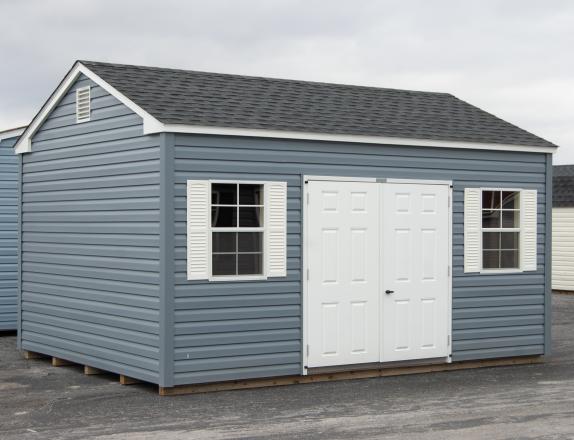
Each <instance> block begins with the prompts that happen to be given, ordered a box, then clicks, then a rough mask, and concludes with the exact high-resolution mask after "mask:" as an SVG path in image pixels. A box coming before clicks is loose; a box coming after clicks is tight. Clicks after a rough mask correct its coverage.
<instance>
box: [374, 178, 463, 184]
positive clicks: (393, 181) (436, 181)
mask: <svg viewBox="0 0 574 440" xmlns="http://www.w3.org/2000/svg"><path fill="white" fill-rule="evenodd" d="M385 182H386V183H407V184H414V185H449V186H452V180H421V179H386V180H385Z"/></svg>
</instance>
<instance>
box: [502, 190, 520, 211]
mask: <svg viewBox="0 0 574 440" xmlns="http://www.w3.org/2000/svg"><path fill="white" fill-rule="evenodd" d="M502 208H503V209H519V208H520V193H519V192H518V191H502Z"/></svg>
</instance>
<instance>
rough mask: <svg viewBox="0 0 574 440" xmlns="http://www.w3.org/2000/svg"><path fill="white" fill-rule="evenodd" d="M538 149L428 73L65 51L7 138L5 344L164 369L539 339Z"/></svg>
mask: <svg viewBox="0 0 574 440" xmlns="http://www.w3.org/2000/svg"><path fill="white" fill-rule="evenodd" d="M555 149H556V146H555V145H553V144H551V143H550V142H547V141H545V140H543V139H541V138H539V137H536V136H534V135H532V134H530V133H528V132H526V131H524V130H522V129H520V128H518V127H516V126H514V125H511V124H509V123H507V122H505V121H502V120H501V119H498V118H496V117H494V116H492V115H490V114H488V113H486V112H484V111H482V110H480V109H478V108H476V107H473V106H472V105H470V104H467V103H466V102H464V101H461V100H459V99H457V98H455V97H454V96H452V95H450V94H446V93H429V92H414V91H405V90H393V89H380V88H374V87H359V86H348V85H336V84H324V83H313V82H305V81H293V80H282V79H270V78H256V77H245V76H237V75H225V74H215V73H204V72H194V71H183V70H174V69H160V68H150V67H136V66H126V65H115V64H106V63H96V62H78V63H76V64H75V65H74V67H73V68H72V69H71V71H70V72H69V73H68V74H67V75H66V77H65V78H64V80H63V81H62V82H61V84H60V85H59V87H58V88H57V89H56V91H55V92H54V93H53V94H52V96H51V97H50V99H49V100H48V101H47V103H46V104H45V105H44V106H43V107H42V109H41V110H40V112H39V113H38V116H37V117H36V118H35V119H34V120H33V121H32V123H31V124H30V126H29V127H28V129H27V130H26V132H25V133H24V134H23V135H22V137H21V138H20V140H19V142H18V144H17V145H16V151H17V152H18V153H20V154H22V155H23V156H22V162H23V175H22V181H23V185H22V213H23V215H22V218H21V221H22V223H21V227H22V231H23V235H22V242H21V249H22V266H21V267H22V274H21V276H22V292H21V295H22V298H21V299H22V300H21V317H22V319H21V321H20V326H21V327H20V333H19V343H20V347H21V348H22V349H23V350H28V351H32V352H39V353H43V354H47V355H50V356H55V357H59V358H63V359H66V360H69V361H73V362H76V363H80V364H85V365H89V366H92V367H96V368H99V369H104V370H108V371H112V372H115V373H119V374H122V375H126V376H130V377H133V378H137V379H141V380H145V381H148V382H152V383H156V384H159V385H160V387H161V389H162V390H163V392H170V390H171V389H172V387H177V386H180V385H189V384H205V383H212V382H220V381H233V380H240V379H261V378H276V377H285V376H287V377H291V378H295V379H293V380H298V381H304V380H308V379H309V378H310V377H311V378H313V377H315V376H316V375H317V374H322V373H325V372H334V371H335V372H337V371H346V370H355V369H361V368H371V369H377V371H378V369H380V368H386V367H389V366H391V367H392V366H396V365H401V366H404V365H411V364H413V363H415V364H421V363H422V364H438V365H447V364H449V363H451V362H460V361H471V360H472V361H478V360H480V361H484V360H487V359H500V358H514V357H516V356H540V355H544V354H548V353H549V352H550V298H551V296H550V266H549V259H550V240H549V239H548V237H549V236H550V227H551V222H550V209H551V204H550V200H551V178H552V153H553V152H554V151H555ZM513 361H514V360H513ZM271 383H277V382H275V381H272V382H271Z"/></svg>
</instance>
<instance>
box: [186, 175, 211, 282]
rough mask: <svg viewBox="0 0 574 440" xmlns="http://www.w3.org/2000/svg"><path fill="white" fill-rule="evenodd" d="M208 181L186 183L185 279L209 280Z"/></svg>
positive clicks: (189, 181)
mask: <svg viewBox="0 0 574 440" xmlns="http://www.w3.org/2000/svg"><path fill="white" fill-rule="evenodd" d="M209 188H210V186H209V181H207V180H188V181H187V279H188V280H205V279H208V278H209Z"/></svg>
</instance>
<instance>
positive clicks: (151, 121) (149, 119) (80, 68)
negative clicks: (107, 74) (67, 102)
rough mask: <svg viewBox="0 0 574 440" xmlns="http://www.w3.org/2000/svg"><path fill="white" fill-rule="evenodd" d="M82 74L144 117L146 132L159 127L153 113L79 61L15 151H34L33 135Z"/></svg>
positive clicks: (26, 130)
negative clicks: (147, 129) (148, 129)
mask: <svg viewBox="0 0 574 440" xmlns="http://www.w3.org/2000/svg"><path fill="white" fill-rule="evenodd" d="M80 74H84V75H85V76H87V77H88V78H89V79H91V80H92V81H93V82H95V83H96V84H97V85H99V86H100V87H102V88H104V89H105V90H106V91H107V92H108V93H110V94H111V95H113V96H114V97H115V98H116V99H118V101H120V102H121V103H122V104H124V105H125V106H126V107H128V108H129V109H130V110H132V111H133V112H134V113H136V114H138V115H139V116H141V117H142V118H143V123H144V133H145V127H146V126H147V127H157V124H160V122H159V121H158V120H157V119H155V118H154V117H153V116H152V115H150V114H149V113H148V112H146V111H145V110H144V109H142V108H141V107H140V106H139V105H137V104H136V103H134V102H133V101H132V100H131V99H129V98H128V97H126V96H125V95H123V94H122V93H120V92H119V91H118V90H117V89H115V88H114V87H112V86H111V85H110V84H108V83H107V82H106V81H104V80H103V79H102V78H100V77H99V76H98V75H96V74H95V73H94V72H92V71H91V70H90V69H88V68H87V67H86V66H84V65H83V64H81V63H80V62H77V63H76V64H74V66H73V67H72V69H70V71H69V72H68V73H67V74H66V76H65V77H64V79H63V80H62V82H61V83H60V85H59V86H58V87H57V88H56V90H55V91H54V92H53V93H52V95H51V96H50V98H48V101H46V103H45V104H44V105H43V106H42V108H41V109H40V111H39V112H38V114H37V115H36V116H35V117H34V119H33V120H32V122H31V123H30V125H28V127H27V128H26V129H25V131H24V132H23V135H22V136H21V137H20V139H18V142H17V143H16V145H14V152H15V153H16V154H22V153H30V152H31V151H32V137H33V136H34V134H36V131H37V130H38V128H40V126H41V125H42V123H43V122H44V121H45V120H46V118H47V117H48V115H49V114H50V113H51V111H52V109H53V108H54V107H55V106H56V105H57V104H58V102H59V101H60V99H62V97H63V96H64V95H65V94H66V93H67V92H68V91H69V89H70V87H71V86H72V85H73V83H74V82H75V81H76V79H77V78H78V77H79V76H80Z"/></svg>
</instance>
